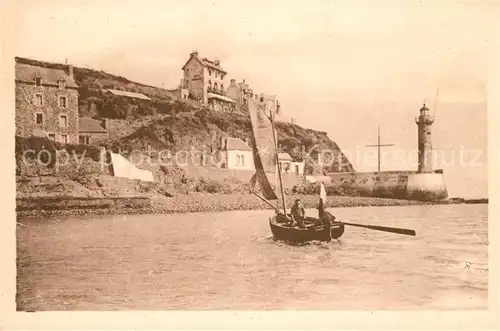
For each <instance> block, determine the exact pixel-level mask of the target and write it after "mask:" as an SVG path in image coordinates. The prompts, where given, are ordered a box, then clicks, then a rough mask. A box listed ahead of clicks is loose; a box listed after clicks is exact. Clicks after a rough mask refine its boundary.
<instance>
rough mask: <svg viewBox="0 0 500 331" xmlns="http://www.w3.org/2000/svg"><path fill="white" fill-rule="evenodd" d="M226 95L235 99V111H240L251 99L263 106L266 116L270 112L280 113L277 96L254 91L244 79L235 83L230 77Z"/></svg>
mask: <svg viewBox="0 0 500 331" xmlns="http://www.w3.org/2000/svg"><path fill="white" fill-rule="evenodd" d="M227 96H228V97H229V98H231V99H233V100H234V101H235V103H236V111H237V112H242V111H243V109H244V107H245V105H247V104H248V101H249V100H250V99H252V100H254V101H255V102H256V103H257V104H259V105H264V106H265V110H266V113H267V116H270V115H271V113H273V114H274V115H275V116H278V117H279V115H280V104H279V101H278V97H277V96H276V95H268V94H264V93H256V92H254V91H253V89H252V88H251V87H250V85H248V83H247V82H246V81H245V80H244V79H243V81H241V82H240V83H236V80H235V79H231V82H230V84H229V86H228V88H227Z"/></svg>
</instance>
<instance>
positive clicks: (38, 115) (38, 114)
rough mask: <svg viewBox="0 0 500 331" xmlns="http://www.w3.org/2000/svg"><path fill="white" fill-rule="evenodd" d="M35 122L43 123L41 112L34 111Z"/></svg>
mask: <svg viewBox="0 0 500 331" xmlns="http://www.w3.org/2000/svg"><path fill="white" fill-rule="evenodd" d="M35 123H36V124H39V125H40V124H43V114H42V113H36V114H35Z"/></svg>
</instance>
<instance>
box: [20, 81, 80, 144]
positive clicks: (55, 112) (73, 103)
mask: <svg viewBox="0 0 500 331" xmlns="http://www.w3.org/2000/svg"><path fill="white" fill-rule="evenodd" d="M15 94H16V135H18V136H21V137H29V136H31V135H33V134H34V133H35V132H36V131H37V130H39V131H43V132H45V133H46V134H55V139H56V141H61V135H62V134H66V135H68V143H72V144H77V143H78V92H77V90H76V89H73V88H64V89H60V88H58V87H56V86H46V85H42V86H35V84H29V83H21V82H16V88H15ZM36 94H41V95H42V105H41V106H37V105H36V101H35V96H36ZM59 96H66V97H67V99H66V100H67V101H66V105H67V107H66V108H62V107H59ZM36 113H41V114H43V124H40V125H37V124H36V115H35V114H36ZM59 115H67V127H66V128H63V127H60V126H59Z"/></svg>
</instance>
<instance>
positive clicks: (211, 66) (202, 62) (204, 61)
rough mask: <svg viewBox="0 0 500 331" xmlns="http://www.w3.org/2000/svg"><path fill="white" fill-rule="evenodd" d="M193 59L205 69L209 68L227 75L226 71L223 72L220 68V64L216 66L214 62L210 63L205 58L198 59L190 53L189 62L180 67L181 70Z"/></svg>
mask: <svg viewBox="0 0 500 331" xmlns="http://www.w3.org/2000/svg"><path fill="white" fill-rule="evenodd" d="M192 58H194V59H196V60H198V61H199V62H200V63H201V64H202V65H203V66H205V67H210V68H212V69H215V70H218V71H220V72H223V73H225V74H227V71H225V70H224V69H222V67H221V66H220V64H217V63H215V62H214V61H210V60H209V59H207V58H200V57H199V56H198V55H197V54H195V53H191V55H190V57H189V60H187V61H186V63H185V64H184V65H183V66H182V70H184V68H185V67H186V65H187V64H188V63H189V61H190V60H191V59H192Z"/></svg>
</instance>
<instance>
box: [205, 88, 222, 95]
mask: <svg viewBox="0 0 500 331" xmlns="http://www.w3.org/2000/svg"><path fill="white" fill-rule="evenodd" d="M207 92H208V93H214V94H218V95H226V92H225V91H223V90H220V89H218V88H217V89H216V88H213V87H209V88H207Z"/></svg>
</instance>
